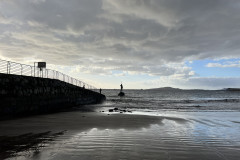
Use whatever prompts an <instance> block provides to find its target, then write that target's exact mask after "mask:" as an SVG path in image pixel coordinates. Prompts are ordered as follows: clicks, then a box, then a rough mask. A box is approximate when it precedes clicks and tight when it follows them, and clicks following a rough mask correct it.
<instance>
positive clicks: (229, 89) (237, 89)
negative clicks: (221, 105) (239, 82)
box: [224, 88, 240, 91]
mask: <svg viewBox="0 0 240 160" xmlns="http://www.w3.org/2000/svg"><path fill="white" fill-rule="evenodd" d="M224 90H226V91H240V88H225V89H224Z"/></svg>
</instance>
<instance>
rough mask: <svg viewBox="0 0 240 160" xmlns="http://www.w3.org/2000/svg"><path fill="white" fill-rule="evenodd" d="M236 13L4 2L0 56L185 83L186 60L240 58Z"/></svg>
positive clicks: (207, 8) (239, 8) (185, 2)
mask: <svg viewBox="0 0 240 160" xmlns="http://www.w3.org/2000/svg"><path fill="white" fill-rule="evenodd" d="M239 14H240V2H239V1H237V0H228V1H226V0H201V1H193V0H178V1H176V0H119V1H117V0H102V1H101V0H81V1H79V0H68V1H64V0H33V1H32V0H9V1H6V0H1V1H0V32H1V36H0V48H1V52H0V54H1V56H3V57H7V58H11V59H13V60H14V59H16V58H18V59H21V58H22V59H23V58H33V59H34V58H35V59H43V60H47V61H48V62H49V63H52V64H64V65H68V66H70V65H73V66H75V65H80V68H84V67H86V66H84V65H88V64H92V68H91V67H87V68H84V70H87V69H88V68H89V72H94V73H95V72H99V68H101V67H104V69H103V73H106V74H109V73H110V71H112V70H122V71H129V72H138V73H146V74H149V75H160V76H162V75H166V76H169V75H174V74H180V75H185V76H189V75H192V74H190V73H192V71H191V68H188V67H186V66H185V65H184V63H183V62H184V61H188V60H198V59H206V58H218V59H221V58H239V57H240V55H239V52H240V49H239V45H240V44H239V42H240V37H239V28H240V16H239ZM176 63H177V64H178V65H177V67H176V66H175V64H176ZM165 64H168V65H165ZM81 65H82V66H81ZM183 68H184V69H183Z"/></svg>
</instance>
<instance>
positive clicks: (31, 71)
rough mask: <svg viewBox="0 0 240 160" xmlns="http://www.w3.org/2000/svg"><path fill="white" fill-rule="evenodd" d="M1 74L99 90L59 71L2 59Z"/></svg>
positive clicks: (0, 63)
mask: <svg viewBox="0 0 240 160" xmlns="http://www.w3.org/2000/svg"><path fill="white" fill-rule="evenodd" d="M0 73H5V74H15V75H23V76H31V77H41V78H49V79H57V80H60V81H63V82H66V83H69V84H72V85H75V86H79V87H85V88H86V89H90V90H96V89H97V88H96V87H94V86H92V85H89V84H87V83H85V82H82V81H80V80H78V79H76V78H73V77H70V76H68V75H66V74H63V73H61V72H59V71H55V70H51V69H46V68H43V69H42V70H40V68H38V67H34V66H30V65H26V64H20V63H16V62H11V61H5V60H1V59H0Z"/></svg>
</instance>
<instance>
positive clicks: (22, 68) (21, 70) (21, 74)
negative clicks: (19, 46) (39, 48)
mask: <svg viewBox="0 0 240 160" xmlns="http://www.w3.org/2000/svg"><path fill="white" fill-rule="evenodd" d="M20 65H21V76H22V71H23V67H22V64H20Z"/></svg>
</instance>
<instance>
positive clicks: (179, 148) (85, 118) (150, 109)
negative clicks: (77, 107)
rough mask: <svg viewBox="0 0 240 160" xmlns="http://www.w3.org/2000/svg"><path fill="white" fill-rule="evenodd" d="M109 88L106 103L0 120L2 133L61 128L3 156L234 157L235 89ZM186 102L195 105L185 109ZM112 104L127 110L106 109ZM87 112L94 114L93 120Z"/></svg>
mask: <svg viewBox="0 0 240 160" xmlns="http://www.w3.org/2000/svg"><path fill="white" fill-rule="evenodd" d="M115 92H117V91H114V90H112V91H108V93H107V98H108V100H107V102H106V103H104V104H102V105H96V106H87V107H86V108H87V109H88V112H84V113H83V112H82V111H74V112H65V113H58V114H51V115H42V116H38V117H29V118H26V119H20V120H12V121H7V122H5V124H3V122H0V129H2V130H3V128H5V131H4V132H2V133H5V134H7V133H8V131H9V132H16V129H20V128H22V130H21V132H22V133H24V131H26V132H29V131H31V130H32V131H36V130H38V131H41V132H42V131H44V129H46V131H49V130H51V129H52V130H51V131H56V132H57V131H61V130H67V131H66V133H65V134H64V135H61V136H58V137H56V138H54V139H53V140H52V141H47V142H44V143H43V144H39V145H40V146H41V145H43V147H41V148H39V150H37V151H35V150H34V149H31V148H30V149H29V150H27V151H22V152H18V153H16V155H14V156H13V157H9V159H16V160H23V159H36V160H45V159H51V160H65V159H68V160H79V159H84V160H85V159H103V160H110V159H131V160H132V159H133V160H135V159H151V160H152V159H171V160H172V159H204V160H205V159H209V160H213V159H216V160H221V159H223V160H225V159H230V160H235V159H240V154H239V153H240V134H239V133H240V118H239V117H240V112H239V108H238V107H239V106H238V105H239V101H238V99H239V93H238V92H234V93H223V92H221V91H216V92H215V91H210V92H207V91H204V92H202V93H198V92H196V93H195V94H194V93H193V92H191V93H189V92H188V93H181V94H180V93H172V97H170V95H171V94H170V93H168V96H166V95H162V94H163V93H154V92H153V93H151V94H149V93H147V92H142V91H126V92H125V93H126V95H127V96H126V97H125V98H122V99H120V98H119V97H117V96H116V95H115ZM213 93H215V94H213ZM184 94H185V95H184ZM190 95H191V96H190ZM173 97H175V98H173ZM224 99H227V101H225V100H224ZM187 101H189V102H187ZM189 103H190V104H194V105H201V107H190V106H191V105H190V106H189ZM114 107H118V108H122V109H129V110H131V111H132V113H126V114H125V113H123V114H120V113H119V112H116V113H109V112H107V111H108V109H110V108H114ZM177 107H179V108H177ZM89 110H90V111H95V112H96V113H97V114H98V117H97V118H95V120H92V119H91V118H94V116H93V117H91V116H90V115H89V113H92V112H89ZM99 111H104V112H103V113H99ZM93 114H94V113H93ZM107 114H110V115H107ZM138 115H142V116H138ZM143 115H146V116H143ZM85 123H87V125H86V126H84V127H81V126H82V125H83V124H85ZM19 126H20V127H19ZM21 126H22V127H21ZM14 127H15V129H14Z"/></svg>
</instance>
